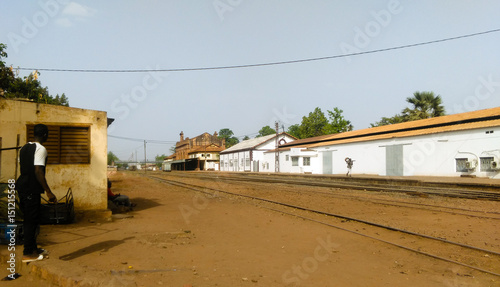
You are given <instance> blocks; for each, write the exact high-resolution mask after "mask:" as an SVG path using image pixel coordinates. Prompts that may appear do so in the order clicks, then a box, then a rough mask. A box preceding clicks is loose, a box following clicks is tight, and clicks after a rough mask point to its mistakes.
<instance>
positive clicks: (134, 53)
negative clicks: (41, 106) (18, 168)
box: [0, 0, 500, 159]
mask: <svg viewBox="0 0 500 287" xmlns="http://www.w3.org/2000/svg"><path fill="white" fill-rule="evenodd" d="M499 11H500V1H493V0H491V1H464V0H462V1H460V0H457V1H451V0H447V1H431V0H424V1H415V0H413V1H402V0H401V1H396V0H388V1H386V0H384V1H368V0H366V1H337V0H328V1H327V0H325V1H319V0H308V1H305V0H304V1H292V0H286V1H285V0H282V1H273V0H266V1H259V0H207V1H205V0H197V1H194V0H183V1H145V0H142V1H123V0H122V1H117V0H114V1H69V0H64V1H63V0H40V1H12V0H3V1H1V2H0V15H1V17H0V23H1V25H0V42H1V43H5V44H7V45H8V49H7V52H8V58H7V60H6V62H7V64H9V65H11V64H12V65H13V66H14V67H23V68H28V67H29V68H55V69H111V70H120V69H124V70H130V69H139V70H143V69H175V68H198V67H214V66H231V65H244V64H255V63H268V62H278V61H288V60H299V59H307V58H317V57H327V56H334V55H341V54H346V53H352V52H365V51H371V50H377V49H384V48H390V47H396V46H402V45H408V44H415V43H420V42H427V41H433V40H439V39H444V38H449V37H455V36H461V35H467V34H472V33H477V32H483V31H488V30H494V29H499V28H500V17H498V12H499ZM498 51H500V32H496V33H490V34H485V35H480V36H476V37H471V38H464V39H458V40H454V41H449V42H443V43H437V44H432V45H425V46H418V47H413V48H406V49H400V50H393V51H387V52H380V53H373V54H367V55H360V56H353V57H349V58H336V59H329V60H322V61H313V62H305V63H296V64H285V65H275V66H263V67H252V68H241V69H228V70H209V71H185V72H161V73H147V72H141V73H74V72H49V71H42V72H41V76H40V80H41V81H42V83H43V85H45V86H48V87H49V89H50V93H51V94H53V95H55V94H61V93H65V94H66V95H67V96H68V97H69V100H70V105H71V106H72V107H78V108H85V109H94V110H103V111H107V112H108V116H109V117H112V118H115V119H116V121H115V122H114V123H113V125H112V126H110V130H109V134H111V135H114V136H122V137H131V138H138V139H155V140H164V141H172V142H175V141H177V140H178V138H179V133H180V132H181V131H184V134H185V135H186V136H187V137H194V136H197V135H199V134H201V133H203V132H209V133H213V132H214V131H219V130H220V129H222V128H230V129H231V130H233V131H234V133H235V135H236V136H241V137H243V136H245V135H249V136H250V137H254V136H255V134H256V133H257V132H258V131H259V129H260V128H261V127H263V126H266V125H272V124H273V123H274V121H275V120H279V121H280V122H281V123H280V124H283V125H285V128H287V127H288V126H290V125H292V124H296V123H300V121H301V118H302V116H304V115H307V114H308V113H309V112H311V111H313V110H314V108H316V107H320V108H321V109H322V110H323V112H325V113H326V111H327V110H333V108H334V107H339V108H340V109H342V110H344V116H345V117H346V118H347V119H348V120H350V121H351V122H352V123H353V125H354V128H355V129H363V128H367V127H369V125H370V123H373V122H375V121H378V120H380V118H381V117H383V116H393V115H394V114H396V113H399V112H400V111H401V110H402V109H403V108H404V107H406V106H407V104H406V102H405V99H406V98H407V97H410V96H412V94H413V92H415V91H433V92H434V93H436V94H439V95H441V96H442V98H443V102H444V105H445V108H446V112H447V113H449V114H452V113H458V112H465V111H472V110H479V109H485V108H491V107H496V106H500V65H499V64H500V53H498ZM27 73H29V72H28V71H22V72H21V75H26V74H27ZM169 148H170V145H159V144H149V145H148V154H149V155H150V156H148V158H152V156H154V155H156V154H161V153H165V154H168V153H169ZM109 150H110V151H113V152H114V153H115V154H117V155H118V156H119V157H120V158H121V159H128V158H129V157H130V156H131V155H132V154H133V153H135V151H137V153H138V156H139V157H140V158H143V156H144V152H143V144H142V143H141V142H139V141H137V142H133V141H125V140H119V139H116V138H109Z"/></svg>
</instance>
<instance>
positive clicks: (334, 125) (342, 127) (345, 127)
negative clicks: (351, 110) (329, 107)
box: [287, 107, 353, 139]
mask: <svg viewBox="0 0 500 287" xmlns="http://www.w3.org/2000/svg"><path fill="white" fill-rule="evenodd" d="M327 113H328V118H327V117H326V116H325V114H324V113H323V111H321V109H320V108H319V107H318V108H316V109H314V111H312V112H310V113H309V115H308V116H304V117H302V122H301V123H300V125H299V124H295V125H291V126H290V127H288V130H287V132H288V133H289V134H291V135H292V136H294V137H296V138H299V139H304V138H310V137H316V136H321V135H328V134H334V133H341V132H346V131H351V130H352V129H353V126H352V124H351V121H349V120H346V119H345V118H344V116H343V115H342V113H343V111H342V110H341V109H339V108H333V111H327Z"/></svg>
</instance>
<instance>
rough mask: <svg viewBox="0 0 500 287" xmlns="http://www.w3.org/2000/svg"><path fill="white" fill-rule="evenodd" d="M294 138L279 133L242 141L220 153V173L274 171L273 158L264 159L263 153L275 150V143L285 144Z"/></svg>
mask: <svg viewBox="0 0 500 287" xmlns="http://www.w3.org/2000/svg"><path fill="white" fill-rule="evenodd" d="M294 140H296V138H295V137H293V136H291V135H289V134H287V133H281V134H279V135H278V138H277V140H276V135H275V134H272V135H267V136H263V137H258V138H254V139H249V140H246V141H242V142H240V143H238V144H236V145H234V146H232V147H230V148H228V149H226V150H224V151H222V152H221V153H220V167H221V168H220V170H221V171H254V172H258V171H264V172H269V171H273V172H274V171H275V169H274V158H268V159H264V153H265V152H267V151H269V150H274V149H276V143H277V142H278V144H280V145H281V144H285V143H289V142H293V141H294Z"/></svg>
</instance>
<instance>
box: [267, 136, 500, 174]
mask: <svg viewBox="0 0 500 287" xmlns="http://www.w3.org/2000/svg"><path fill="white" fill-rule="evenodd" d="M397 145H401V146H402V157H400V158H399V159H398V161H399V162H400V163H401V165H402V166H401V170H400V171H401V174H397V175H402V176H460V175H463V174H470V175H476V176H478V177H489V178H495V179H500V170H494V171H493V170H490V171H485V170H484V168H481V164H480V158H482V157H483V158H493V159H494V160H496V161H499V160H500V129H499V128H498V127H495V128H481V129H473V130H464V131H454V132H441V133H436V134H429V135H420V136H413V137H401V138H392V139H385V140H374V141H366V142H357V143H356V142H355V143H346V144H338V145H328V146H322V147H316V148H310V150H305V149H304V148H292V149H290V150H288V151H282V152H280V172H289V173H313V174H324V173H332V174H345V173H346V172H347V164H346V163H345V158H346V157H350V158H352V159H353V160H354V165H353V168H352V173H353V174H375V175H394V174H388V173H387V162H386V151H387V149H388V148H387V147H388V146H397ZM329 153H331V156H332V160H331V172H329V171H328V168H326V167H324V160H325V159H324V157H325V155H328V154H329ZM274 157H275V154H274V153H265V155H264V161H265V162H269V163H270V168H269V170H267V171H270V172H272V171H274ZM292 157H298V158H299V159H298V166H292ZM304 157H309V158H310V165H309V166H305V165H304V161H303V158H304ZM457 158H467V159H468V160H474V159H475V160H477V161H478V162H477V163H478V166H477V167H476V168H475V169H474V170H469V171H467V172H460V171H457V163H456V162H457V161H456V159H457ZM287 159H288V160H287ZM263 171H264V170H263Z"/></svg>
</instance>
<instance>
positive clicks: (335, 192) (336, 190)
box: [175, 173, 500, 220]
mask: <svg viewBox="0 0 500 287" xmlns="http://www.w3.org/2000/svg"><path fill="white" fill-rule="evenodd" d="M175 177H181V178H188V179H189V178H192V179H204V180H209V181H213V182H223V181H227V182H235V183H245V184H248V183H251V184H252V185H256V184H273V183H280V184H289V185H294V183H290V182H289V181H288V180H286V179H285V180H281V181H271V182H269V181H266V180H262V177H257V178H256V177H255V176H240V175H238V174H236V175H234V174H225V175H224V176H218V175H217V176H213V175H212V174H210V175H207V174H203V173H192V174H191V173H175ZM267 177H268V176H264V179H267ZM278 179H279V177H278ZM302 186H313V187H314V186H315V187H323V188H326V191H325V189H317V190H314V191H311V192H314V193H315V194H321V195H326V196H329V197H333V198H343V199H350V200H356V201H364V202H371V203H375V204H381V205H389V206H399V207H405V208H415V209H423V210H429V211H434V212H442V213H450V214H459V215H464V216H469V217H479V218H485V219H495V220H500V212H492V211H486V212H485V211H479V210H471V209H470V208H469V209H466V208H457V207H447V206H442V205H432V204H425V203H417V202H408V201H400V200H395V199H394V198H391V199H390V200H384V199H380V198H379V199H373V198H370V199H368V198H364V197H360V196H359V194H357V195H353V194H352V193H349V192H342V191H345V190H348V189H349V188H348V186H350V185H345V186H342V187H338V186H336V185H335V186H333V187H332V186H331V185H322V184H321V185H318V184H315V182H314V181H313V182H311V183H310V184H305V183H304V184H302ZM328 189H330V190H328ZM415 189H417V188H416V187H415ZM358 190H361V188H359V189H358ZM363 190H364V191H366V189H363ZM377 191H379V192H383V191H385V190H383V189H377ZM301 192H303V191H301ZM301 192H299V193H301ZM389 192H390V191H389ZM405 194H407V193H405ZM422 194H423V193H421V192H420V191H416V194H415V193H411V194H410V195H412V196H418V197H422ZM468 199H470V198H468Z"/></svg>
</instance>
